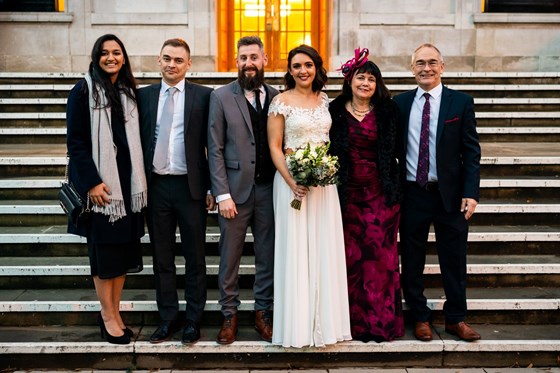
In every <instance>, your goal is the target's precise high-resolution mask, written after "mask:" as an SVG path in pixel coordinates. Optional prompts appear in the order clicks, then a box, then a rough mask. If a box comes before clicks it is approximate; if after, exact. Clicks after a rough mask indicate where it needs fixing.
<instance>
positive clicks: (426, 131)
mask: <svg viewBox="0 0 560 373" xmlns="http://www.w3.org/2000/svg"><path fill="white" fill-rule="evenodd" d="M423 96H424V97H425V98H426V102H424V109H423V110H422V128H421V129H420V144H419V147H418V167H417V168H416V182H417V183H418V185H420V186H421V187H424V186H425V185H426V183H427V182H428V172H429V171H430V94H429V93H428V92H426V93H424V95H423Z"/></svg>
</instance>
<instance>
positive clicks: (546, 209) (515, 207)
mask: <svg viewBox="0 0 560 373" xmlns="http://www.w3.org/2000/svg"><path fill="white" fill-rule="evenodd" d="M476 213H477V214H485V213H489V214H511V213H526V214H539V213H540V214H543V213H544V214H558V213H560V204H558V203H506V202H501V203H486V202H481V203H479V204H478V205H477V207H476ZM0 214H5V215H41V214H54V215H63V214H64V211H63V210H62V208H61V207H60V205H59V204H58V201H57V200H52V201H49V200H41V201H31V200H23V201H17V202H15V201H6V200H4V201H1V204H0Z"/></svg>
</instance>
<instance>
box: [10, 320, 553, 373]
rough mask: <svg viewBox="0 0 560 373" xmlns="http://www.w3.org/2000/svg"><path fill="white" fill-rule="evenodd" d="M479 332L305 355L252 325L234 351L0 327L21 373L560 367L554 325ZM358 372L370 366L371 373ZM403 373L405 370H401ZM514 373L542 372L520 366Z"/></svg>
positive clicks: (145, 331) (73, 329) (345, 345)
mask: <svg viewBox="0 0 560 373" xmlns="http://www.w3.org/2000/svg"><path fill="white" fill-rule="evenodd" d="M91 319H92V321H93V320H94V319H95V316H94V315H91ZM473 326H474V327H475V328H476V329H477V331H478V332H479V333H480V334H481V335H482V339H481V340H480V341H477V342H473V343H466V342H463V341H459V340H458V339H457V338H456V337H454V336H453V335H450V334H448V333H446V332H445V331H444V326H443V324H441V323H435V324H434V325H433V331H434V340H433V341H431V342H420V341H417V340H415V339H414V338H413V337H412V334H413V331H412V328H411V327H410V326H409V325H406V329H405V336H404V337H402V338H400V339H398V340H395V341H392V342H382V343H375V342H368V343H363V342H360V341H346V342H341V343H337V344H335V345H331V346H327V347H325V348H302V349H296V348H290V349H286V348H282V347H279V346H273V345H271V344H270V343H268V342H264V341H259V340H257V338H258V337H257V335H256V333H255V331H254V330H253V329H252V327H251V326H244V327H240V328H239V334H238V336H237V341H236V342H234V343H233V344H231V345H219V344H217V343H216V342H215V337H216V335H217V333H218V327H217V326H208V327H206V326H203V327H202V329H201V340H200V341H199V342H197V343H195V344H192V345H188V346H184V345H182V344H181V343H180V337H181V334H180V333H176V334H175V335H174V338H173V339H172V340H170V341H167V342H163V343H160V344H151V343H149V342H147V340H148V338H149V336H150V335H151V333H152V332H153V331H154V327H153V326H144V325H139V326H135V325H132V329H133V330H134V332H135V333H136V337H135V340H134V341H133V342H132V343H131V344H129V345H111V344H109V343H106V342H101V339H100V337H99V328H97V327H94V326H47V327H41V328H36V327H16V326H7V327H0V359H2V360H3V361H6V362H9V364H4V365H5V366H12V367H18V368H19V369H38V368H42V369H45V368H58V369H60V361H61V359H63V361H64V366H65V368H66V369H72V368H73V369H77V370H82V369H86V368H90V369H96V370H95V371H99V369H103V368H110V369H122V370H130V367H131V366H133V367H134V369H145V370H151V369H154V370H158V371H159V370H160V369H173V372H174V371H176V370H178V369H188V371H189V372H190V371H192V370H193V369H225V370H228V369H242V370H241V371H240V372H244V373H248V371H247V369H252V371H253V369H259V368H260V369H274V368H276V369H283V370H282V371H284V372H288V370H285V369H290V370H289V371H292V370H295V369H305V368H308V369H310V368H313V369H316V370H315V372H318V370H317V369H318V368H328V369H329V372H337V373H348V372H353V371H355V372H357V373H361V372H366V371H367V372H377V371H379V372H395V373H397V372H398V373H405V372H417V373H421V372H422V373H426V372H440V369H438V368H442V367H447V369H445V370H442V371H441V372H442V373H443V372H448V373H451V372H457V369H453V368H449V367H500V368H496V370H492V369H490V370H488V369H489V368H485V369H484V370H483V372H487V373H504V372H506V370H504V368H503V367H512V366H514V367H527V366H531V367H533V366H534V367H539V366H540V367H554V366H557V355H558V351H559V350H560V339H559V338H558V334H557V328H556V326H553V327H551V326H550V325H518V324H504V325H487V324H480V325H473ZM337 367H340V369H337ZM350 367H352V368H350ZM356 367H367V370H363V369H356ZM372 367H384V368H385V369H381V370H378V369H374V368H372ZM398 367H401V368H402V369H400V370H396V368H398ZM404 367H406V368H407V369H404ZM388 368H394V369H388ZM411 368H412V369H411ZM414 368H416V369H414ZM505 369H509V368H505ZM543 369H545V368H543ZM460 371H461V372H465V373H466V372H471V371H472V372H474V371H475V370H474V369H461V370H460ZM507 371H508V372H509V371H510V370H507ZM513 371H516V372H517V371H519V372H526V371H527V372H529V371H531V372H532V373H536V372H534V371H533V370H527V369H519V368H518V369H514V370H511V372H513ZM261 372H262V371H261ZM325 372H326V371H325ZM476 372H479V371H478V370H476ZM544 372H549V373H552V372H556V368H546V369H545V370H543V371H542V372H540V373H544ZM480 373H482V371H481V372H480Z"/></svg>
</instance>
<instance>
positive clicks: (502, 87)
mask: <svg viewBox="0 0 560 373" xmlns="http://www.w3.org/2000/svg"><path fill="white" fill-rule="evenodd" d="M232 80H233V79H229V80H226V81H223V82H221V83H217V82H215V81H213V80H210V81H208V80H206V81H203V82H199V84H202V85H204V86H207V87H210V88H213V89H216V88H219V87H221V86H223V85H224V84H227V83H229V82H231V81H232ZM156 81H159V80H155V79H154V82H156ZM74 84H75V83H74V82H73V83H72V84H56V83H55V84H41V83H39V84H37V83H31V84H25V83H22V84H0V98H4V99H6V98H66V97H67V96H68V92H69V91H70V90H71V89H72V88H73V87H74ZM148 84H150V82H143V83H140V84H139V87H144V86H146V85H148ZM270 85H271V86H272V87H274V88H276V89H278V90H284V89H285V86H284V83H283V82H277V83H275V82H271V84H270ZM446 86H447V87H449V88H452V89H456V90H460V91H463V92H465V93H468V94H470V95H472V96H473V97H476V98H560V84H557V83H556V84H454V83H450V82H447V81H446ZM416 87H417V85H416V84H415V83H414V81H411V82H410V83H408V84H402V83H396V84H395V83H390V82H388V83H387V88H389V90H390V91H391V93H392V94H393V95H396V94H399V93H401V92H404V91H408V90H411V89H415V88H416ZM323 91H324V92H326V93H327V94H328V95H329V97H331V98H333V97H336V96H337V95H338V94H339V93H340V92H341V91H342V84H341V83H339V84H326V85H325V87H324V88H323Z"/></svg>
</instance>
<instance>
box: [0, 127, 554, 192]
mask: <svg viewBox="0 0 560 373" xmlns="http://www.w3.org/2000/svg"><path fill="white" fill-rule="evenodd" d="M482 128H486V127H481V128H479V129H478V130H479V131H478V132H479V133H482V132H481V131H480V129H482ZM553 128H554V129H555V130H556V129H557V128H556V127H553ZM501 129H502V128H501V127H500V128H496V130H501ZM530 129H532V128H530ZM27 130H28V129H26V131H27ZM45 130H47V129H45ZM56 130H57V131H62V130H63V129H56ZM521 130H523V128H522V129H521ZM39 132H40V131H39ZM2 133H3V131H2V129H0V134H2ZM56 134H58V132H57V133H56ZM62 180H63V178H61V177H58V176H53V177H39V178H13V179H10V178H6V179H0V190H1V189H13V188H19V189H35V188H47V189H48V188H60V183H61V182H62ZM480 187H481V188H560V179H558V178H554V177H551V178H542V177H535V178H530V179H507V178H503V179H488V178H483V179H481V180H480Z"/></svg>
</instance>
